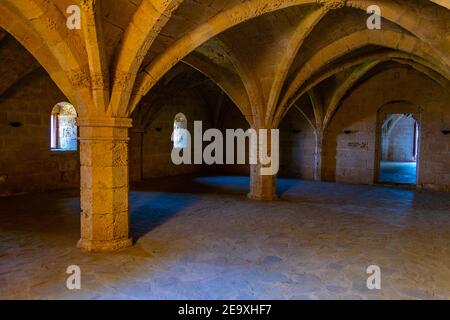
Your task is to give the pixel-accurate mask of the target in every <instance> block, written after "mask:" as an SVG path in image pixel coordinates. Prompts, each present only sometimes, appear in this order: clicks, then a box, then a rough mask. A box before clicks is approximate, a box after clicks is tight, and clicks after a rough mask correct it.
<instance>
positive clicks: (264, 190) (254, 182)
mask: <svg viewBox="0 0 450 320" xmlns="http://www.w3.org/2000/svg"><path fill="white" fill-rule="evenodd" d="M261 148H263V151H265V149H266V148H267V154H269V155H271V156H272V159H273V157H274V156H276V157H278V161H279V146H277V147H276V148H272V141H271V130H270V129H268V130H267V146H263V145H262V141H261V133H260V132H258V150H257V154H258V155H259V156H258V164H254V165H250V193H249V194H248V198H250V199H252V200H263V201H271V200H276V199H278V196H277V194H276V174H274V175H262V174H261V169H262V168H264V167H270V164H269V165H262V164H261V162H260V160H261V159H260V150H261ZM273 151H274V152H273ZM272 152H273V153H276V154H272Z"/></svg>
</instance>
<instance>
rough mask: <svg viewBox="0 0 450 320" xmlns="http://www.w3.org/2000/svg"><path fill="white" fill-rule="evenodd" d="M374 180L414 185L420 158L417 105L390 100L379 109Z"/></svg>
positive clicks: (416, 180) (418, 111) (416, 181)
mask: <svg viewBox="0 0 450 320" xmlns="http://www.w3.org/2000/svg"><path fill="white" fill-rule="evenodd" d="M377 124H378V125H377V140H378V141H377V151H376V152H377V156H376V157H375V158H376V161H377V163H376V168H377V170H376V177H375V182H376V183H382V184H394V185H414V186H415V185H417V184H418V168H419V165H418V164H419V160H420V152H419V151H420V108H418V107H416V106H414V105H413V104H412V103H409V102H406V101H398V102H391V103H388V104H386V105H384V106H383V107H382V108H380V109H379V111H378V121H377Z"/></svg>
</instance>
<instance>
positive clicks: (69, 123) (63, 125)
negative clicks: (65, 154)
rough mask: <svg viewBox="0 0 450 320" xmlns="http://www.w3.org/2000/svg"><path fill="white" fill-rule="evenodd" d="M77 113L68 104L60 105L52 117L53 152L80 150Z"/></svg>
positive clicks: (61, 103) (53, 111)
mask: <svg viewBox="0 0 450 320" xmlns="http://www.w3.org/2000/svg"><path fill="white" fill-rule="evenodd" d="M76 118H77V112H76V110H75V108H74V107H73V106H72V105H71V104H70V103H67V102H60V103H58V104H57V105H56V106H55V107H54V108H53V110H52V114H51V117H50V148H51V150H52V151H76V150H77V148H78V140H77V138H78V130H77V126H76V122H75V121H76Z"/></svg>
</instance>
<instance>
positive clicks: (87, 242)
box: [77, 118, 132, 252]
mask: <svg viewBox="0 0 450 320" xmlns="http://www.w3.org/2000/svg"><path fill="white" fill-rule="evenodd" d="M131 122H132V120H131V119H127V118H78V119H77V125H78V126H79V127H80V160H81V161H80V162H81V211H82V212H81V239H80V241H79V242H78V247H79V248H81V249H84V250H87V251H99V252H104V251H114V250H117V249H121V248H125V247H129V246H131V245H132V241H131V238H130V236H129V211H128V210H129V209H128V193H129V187H128V183H129V182H128V140H129V139H128V129H129V128H130V127H131Z"/></svg>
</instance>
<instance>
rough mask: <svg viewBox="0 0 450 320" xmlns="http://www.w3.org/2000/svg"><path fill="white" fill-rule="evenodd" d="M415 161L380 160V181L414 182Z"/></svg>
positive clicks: (415, 174)
mask: <svg viewBox="0 0 450 320" xmlns="http://www.w3.org/2000/svg"><path fill="white" fill-rule="evenodd" d="M416 176H417V165H416V162H393V161H381V163H380V179H379V180H380V182H382V183H393V184H416V183H417V178H416Z"/></svg>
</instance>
